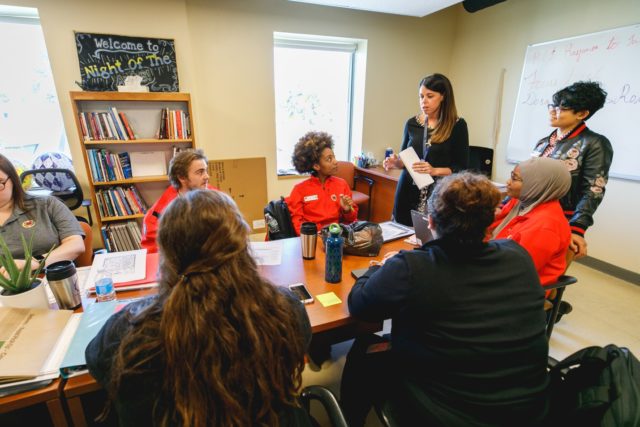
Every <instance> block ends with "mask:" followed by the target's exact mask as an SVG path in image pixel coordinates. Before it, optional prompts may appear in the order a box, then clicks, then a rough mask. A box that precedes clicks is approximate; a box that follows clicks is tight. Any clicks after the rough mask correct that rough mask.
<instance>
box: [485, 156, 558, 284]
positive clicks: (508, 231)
mask: <svg viewBox="0 0 640 427" xmlns="http://www.w3.org/2000/svg"><path fill="white" fill-rule="evenodd" d="M570 186H571V176H570V174H569V171H568V170H567V168H566V166H565V164H564V163H563V162H562V161H560V160H555V159H550V158H546V157H534V158H532V159H529V160H525V161H524V162H522V163H520V164H519V165H517V166H516V167H515V168H514V169H513V172H511V179H508V180H507V195H508V196H509V197H510V199H509V201H508V202H507V203H506V204H505V205H504V206H503V207H502V209H501V210H500V213H499V214H498V215H497V216H496V220H495V221H494V223H493V224H492V225H491V227H489V230H490V232H491V238H492V239H511V240H514V241H516V242H518V243H519V244H520V245H521V246H522V247H523V248H525V249H526V250H527V252H529V255H531V258H532V259H533V263H534V265H535V266H536V270H537V271H538V276H539V277H540V283H541V284H542V286H545V285H550V284H552V283H554V282H556V281H557V280H558V277H560V276H561V275H562V274H563V273H564V271H565V270H566V268H567V260H566V253H567V248H568V247H569V243H570V241H571V230H570V228H569V223H568V222H567V220H566V218H565V217H564V213H563V212H562V206H560V201H559V200H560V199H561V198H562V197H563V196H564V195H565V194H566V193H567V191H569V187H570Z"/></svg>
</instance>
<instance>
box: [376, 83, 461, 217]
mask: <svg viewBox="0 0 640 427" xmlns="http://www.w3.org/2000/svg"><path fill="white" fill-rule="evenodd" d="M418 96H419V100H420V113H418V114H417V115H415V116H413V117H411V118H410V119H409V120H407V123H406V124H405V126H404V134H403V137H402V148H401V151H402V150H405V149H406V148H408V147H413V149H414V150H416V154H417V155H418V157H419V158H420V159H421V161H419V162H416V163H414V164H413V165H405V164H404V163H403V162H402V160H401V159H400V158H399V157H398V156H397V155H395V154H393V155H392V156H390V157H387V158H386V159H385V160H384V167H385V169H390V168H398V169H400V168H405V167H411V168H412V169H413V170H414V171H416V172H418V173H424V174H429V175H431V176H432V177H433V179H434V180H436V181H437V180H438V179H439V178H440V177H443V176H447V175H451V174H452V173H455V172H459V171H461V170H464V169H466V168H467V166H468V164H469V131H468V130H467V122H465V121H464V119H462V118H460V117H458V112H457V110H456V101H455V98H454V96H453V87H452V86H451V82H450V81H449V79H448V78H447V77H446V76H444V75H442V74H437V73H436V74H432V75H430V76H427V77H425V78H424V79H422V81H421V82H420V86H419V90H418ZM434 186H435V183H434V184H431V185H429V186H427V187H425V188H423V189H422V190H419V189H418V187H417V186H416V184H415V183H414V182H413V179H412V178H411V175H409V173H408V171H407V169H406V168H405V169H404V170H403V171H402V175H400V180H399V182H398V187H397V188H396V197H395V200H394V204H393V218H394V220H395V221H397V222H399V223H401V224H405V225H409V226H411V224H412V222H411V210H412V209H416V210H419V211H421V212H425V204H426V201H427V199H428V198H429V195H430V194H431V191H432V190H433V188H434Z"/></svg>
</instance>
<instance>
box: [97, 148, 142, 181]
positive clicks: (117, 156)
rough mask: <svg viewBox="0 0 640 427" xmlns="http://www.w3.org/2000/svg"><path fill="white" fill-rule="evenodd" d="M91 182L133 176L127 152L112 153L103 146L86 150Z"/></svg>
mask: <svg viewBox="0 0 640 427" xmlns="http://www.w3.org/2000/svg"><path fill="white" fill-rule="evenodd" d="M87 157H88V158H89V169H90V170H91V177H92V178H93V182H109V181H116V180H123V179H129V178H133V174H132V170H131V159H130V156H129V153H127V152H123V153H112V152H110V151H109V150H106V149H104V148H100V149H89V150H87Z"/></svg>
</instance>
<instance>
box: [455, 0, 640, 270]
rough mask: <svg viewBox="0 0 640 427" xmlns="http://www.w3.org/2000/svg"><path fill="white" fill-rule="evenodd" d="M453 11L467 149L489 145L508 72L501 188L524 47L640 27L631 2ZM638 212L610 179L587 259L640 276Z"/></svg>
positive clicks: (639, 11)
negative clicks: (502, 79) (500, 84)
mask: <svg viewBox="0 0 640 427" xmlns="http://www.w3.org/2000/svg"><path fill="white" fill-rule="evenodd" d="M458 11H459V15H458V23H457V25H458V31H457V32H456V40H455V43H454V47H453V56H452V60H451V68H450V69H451V77H452V79H453V80H455V82H456V86H455V90H456V98H457V99H456V100H457V102H458V107H459V110H460V111H461V112H462V114H463V115H464V117H465V118H466V119H467V121H468V122H469V133H470V139H471V141H470V142H471V144H472V145H482V146H488V147H490V146H491V145H492V141H493V123H494V120H495V118H496V99H497V95H498V82H499V78H500V74H501V70H502V69H503V68H504V69H505V70H506V73H505V83H504V95H503V97H502V110H501V123H502V124H501V126H500V134H499V139H498V144H497V147H496V148H497V149H496V153H495V158H496V162H495V168H494V176H495V177H496V179H497V180H501V181H505V180H506V179H507V177H508V174H509V172H510V171H511V169H512V168H513V165H511V164H508V163H507V162H506V160H505V159H506V149H507V143H508V139H509V132H510V129H511V121H512V119H513V112H514V107H515V101H516V97H517V92H518V85H519V83H520V74H521V72H522V66H523V64H524V54H525V50H526V47H527V45H529V44H535V43H540V42H544V41H551V40H557V39H560V38H564V37H570V36H575V35H580V34H586V33H591V32H595V31H601V30H606V29H610V28H616V27H621V26H625V25H630V24H636V23H638V22H639V21H640V2H639V1H637V0H610V1H607V2H602V1H601V0H562V1H560V0H535V1H531V0H509V1H507V2H504V3H501V4H498V5H496V6H493V7H491V8H488V9H485V10H483V11H480V12H477V13H475V14H468V13H466V12H464V11H463V10H462V8H461V7H460V8H459V9H458ZM605 108H606V107H605ZM594 130H595V131H596V132H597V131H598V129H594ZM548 132H551V128H547V129H540V137H543V136H544V135H545V134H547V133H548ZM534 143H535V141H531V145H532V146H533V144H534ZM614 147H615V141H614ZM615 155H616V156H623V155H624V153H621V152H616V153H615ZM638 212H640V182H637V181H625V180H621V179H615V178H612V179H610V181H609V185H608V186H607V194H606V196H605V198H604V201H603V202H602V204H601V205H600V208H599V209H598V211H597V212H596V215H595V217H594V220H595V225H594V226H593V227H592V228H591V229H589V230H588V231H587V236H586V237H587V242H588V244H589V248H588V249H589V254H590V255H591V256H593V257H595V258H598V259H601V260H603V261H606V262H609V263H612V264H614V265H617V266H619V267H622V268H626V269H628V270H631V271H634V272H638V273H640V255H639V254H640V251H638V249H637V245H638V241H639V240H640V222H638V221H637V220H632V218H635V217H637V215H638Z"/></svg>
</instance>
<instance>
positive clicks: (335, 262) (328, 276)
mask: <svg viewBox="0 0 640 427" xmlns="http://www.w3.org/2000/svg"><path fill="white" fill-rule="evenodd" d="M341 234H342V227H340V226H339V225H338V224H335V223H334V224H331V225H330V226H329V236H328V237H327V240H326V241H325V242H324V245H325V248H326V250H325V252H326V262H325V267H324V280H325V281H327V282H329V283H338V282H340V281H341V280H342V246H343V244H344V238H343V237H342V236H341Z"/></svg>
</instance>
